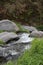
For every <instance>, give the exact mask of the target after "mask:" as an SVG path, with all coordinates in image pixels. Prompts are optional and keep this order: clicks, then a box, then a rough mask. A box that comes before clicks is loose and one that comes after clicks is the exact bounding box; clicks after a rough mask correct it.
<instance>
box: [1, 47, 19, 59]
mask: <svg viewBox="0 0 43 65" xmlns="http://www.w3.org/2000/svg"><path fill="white" fill-rule="evenodd" d="M17 55H19V52H16V51H15V50H14V49H13V48H3V47H0V57H3V58H5V59H6V60H11V59H12V57H13V56H14V57H15V56H17Z"/></svg>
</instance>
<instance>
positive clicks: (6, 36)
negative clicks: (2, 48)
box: [0, 32, 18, 42]
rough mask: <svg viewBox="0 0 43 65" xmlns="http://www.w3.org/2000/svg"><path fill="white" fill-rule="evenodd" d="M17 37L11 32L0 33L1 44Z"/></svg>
mask: <svg viewBox="0 0 43 65" xmlns="http://www.w3.org/2000/svg"><path fill="white" fill-rule="evenodd" d="M16 37H18V36H17V34H15V33H13V32H2V33H0V40H2V41H3V42H7V41H8V40H10V39H14V38H16Z"/></svg>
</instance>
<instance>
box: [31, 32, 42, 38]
mask: <svg viewBox="0 0 43 65" xmlns="http://www.w3.org/2000/svg"><path fill="white" fill-rule="evenodd" d="M30 37H43V32H42V31H33V32H32V33H31V34H30Z"/></svg>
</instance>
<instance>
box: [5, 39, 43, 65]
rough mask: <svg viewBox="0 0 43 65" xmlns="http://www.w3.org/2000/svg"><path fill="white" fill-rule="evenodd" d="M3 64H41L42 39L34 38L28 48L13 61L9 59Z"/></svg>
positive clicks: (42, 60) (42, 62) (42, 59)
mask: <svg viewBox="0 0 43 65" xmlns="http://www.w3.org/2000/svg"><path fill="white" fill-rule="evenodd" d="M5 65H43V39H42V38H39V39H35V40H34V41H33V42H32V47H31V49H30V50H27V51H25V52H24V54H23V55H22V56H21V57H20V58H19V59H18V60H17V61H16V62H15V63H13V62H12V61H10V62H8V63H7V64H5Z"/></svg>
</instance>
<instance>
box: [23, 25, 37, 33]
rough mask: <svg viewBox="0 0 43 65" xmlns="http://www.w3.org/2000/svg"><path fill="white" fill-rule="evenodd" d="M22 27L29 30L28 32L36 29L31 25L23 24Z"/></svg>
mask: <svg viewBox="0 0 43 65" xmlns="http://www.w3.org/2000/svg"><path fill="white" fill-rule="evenodd" d="M23 28H24V29H26V30H28V31H30V32H32V31H35V30H37V29H36V28H35V27H33V26H25V25H23Z"/></svg>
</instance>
